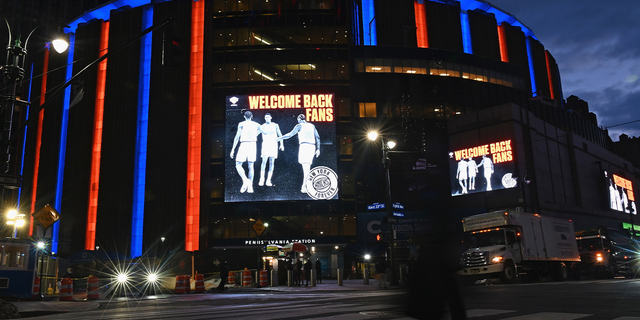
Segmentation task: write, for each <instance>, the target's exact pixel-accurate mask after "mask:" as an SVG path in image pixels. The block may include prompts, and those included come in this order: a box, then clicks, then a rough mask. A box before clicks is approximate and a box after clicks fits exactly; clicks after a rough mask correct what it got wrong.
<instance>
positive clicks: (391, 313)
mask: <svg viewBox="0 0 640 320" xmlns="http://www.w3.org/2000/svg"><path fill="white" fill-rule="evenodd" d="M360 314H361V315H363V316H370V317H402V316H404V313H402V312H398V311H362V312H360Z"/></svg>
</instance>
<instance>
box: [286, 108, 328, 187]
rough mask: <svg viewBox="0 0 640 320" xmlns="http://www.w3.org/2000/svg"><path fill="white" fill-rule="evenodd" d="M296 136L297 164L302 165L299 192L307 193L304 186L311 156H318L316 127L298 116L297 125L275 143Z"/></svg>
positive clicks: (318, 143) (318, 142)
mask: <svg viewBox="0 0 640 320" xmlns="http://www.w3.org/2000/svg"><path fill="white" fill-rule="evenodd" d="M296 134H297V135H298V142H299V143H300V146H299V148H298V163H300V164H301V165H302V173H303V177H302V187H301V188H300V192H302V193H307V186H306V185H305V179H306V178H307V175H309V171H311V164H312V163H313V156H314V155H315V156H316V158H317V157H319V156H320V135H319V134H318V130H316V126H314V125H313V124H311V123H308V122H307V121H305V117H304V114H301V115H299V116H298V124H297V125H296V126H295V127H294V128H293V130H291V132H289V133H287V134H285V135H284V136H282V137H279V138H278V139H277V141H281V140H283V139H289V138H291V137H293V136H294V135H296Z"/></svg>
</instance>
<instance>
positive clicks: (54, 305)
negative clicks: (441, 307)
mask: <svg viewBox="0 0 640 320" xmlns="http://www.w3.org/2000/svg"><path fill="white" fill-rule="evenodd" d="M388 288H389V290H393V289H398V288H402V287H388ZM378 290H384V289H380V288H378V282H377V281H376V280H370V281H369V285H365V284H364V280H363V279H355V280H344V281H343V285H342V286H339V285H338V281H337V280H336V279H326V280H322V283H319V284H317V285H316V286H315V287H312V286H308V287H305V286H304V285H302V286H295V287H288V286H286V285H284V286H276V287H261V288H257V287H250V286H247V287H241V286H236V287H231V288H229V290H226V291H224V292H216V293H210V294H251V293H256V292H291V293H293V292H330V291H333V292H335V291H378ZM203 294H209V293H206V292H205V293H203ZM194 295H198V294H194V293H190V294H180V295H176V294H173V293H167V294H162V295H157V296H155V298H156V299H172V298H177V297H189V296H194ZM84 298H85V294H83V293H75V294H74V300H75V301H59V300H58V299H59V297H58V295H46V296H45V301H8V302H10V303H12V304H13V305H15V306H16V307H18V311H19V312H20V313H21V314H23V316H24V315H25V314H27V315H28V314H30V313H41V314H40V315H45V314H52V313H64V312H82V311H89V310H95V309H98V308H99V307H100V303H104V302H106V301H108V298H101V299H99V300H91V301H85V300H84ZM131 299H141V297H135V298H131Z"/></svg>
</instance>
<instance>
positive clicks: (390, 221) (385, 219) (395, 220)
mask: <svg viewBox="0 0 640 320" xmlns="http://www.w3.org/2000/svg"><path fill="white" fill-rule="evenodd" d="M382 222H384V223H389V224H393V223H397V222H398V219H396V218H394V217H383V218H382Z"/></svg>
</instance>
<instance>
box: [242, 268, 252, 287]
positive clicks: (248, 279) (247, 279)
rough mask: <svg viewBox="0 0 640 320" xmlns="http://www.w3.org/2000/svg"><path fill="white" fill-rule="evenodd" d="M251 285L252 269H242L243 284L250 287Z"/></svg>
mask: <svg viewBox="0 0 640 320" xmlns="http://www.w3.org/2000/svg"><path fill="white" fill-rule="evenodd" d="M250 285H251V271H249V270H247V268H245V269H244V271H242V286H243V287H248V286H250Z"/></svg>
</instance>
